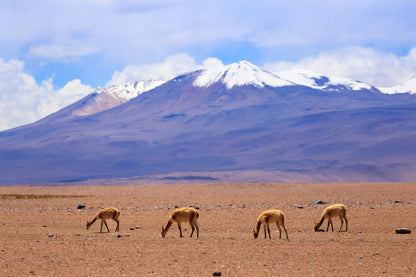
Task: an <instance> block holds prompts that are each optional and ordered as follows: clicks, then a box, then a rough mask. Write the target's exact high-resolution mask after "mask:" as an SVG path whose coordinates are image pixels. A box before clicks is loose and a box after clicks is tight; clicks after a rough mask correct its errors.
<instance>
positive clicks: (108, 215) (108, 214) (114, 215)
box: [87, 208, 120, 233]
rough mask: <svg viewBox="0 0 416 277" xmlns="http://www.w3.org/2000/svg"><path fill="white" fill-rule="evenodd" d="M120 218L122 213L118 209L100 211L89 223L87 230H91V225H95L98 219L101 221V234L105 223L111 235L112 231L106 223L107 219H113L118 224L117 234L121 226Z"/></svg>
mask: <svg viewBox="0 0 416 277" xmlns="http://www.w3.org/2000/svg"><path fill="white" fill-rule="evenodd" d="M119 216H120V211H119V210H118V209H116V208H105V209H102V210H100V211H99V212H98V213H97V214H96V215H95V217H94V218H93V219H92V220H90V221H88V222H87V230H88V229H90V227H91V225H92V224H94V222H95V221H97V219H101V229H100V233H101V232H102V231H103V223H104V224H105V227H107V231H108V232H109V233H110V230H109V229H108V226H107V222H105V220H106V219H112V220H114V221H115V222H117V227H116V230H115V232H119V225H120V222H119V221H118V217H119Z"/></svg>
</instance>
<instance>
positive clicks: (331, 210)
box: [315, 204, 348, 232]
mask: <svg viewBox="0 0 416 277" xmlns="http://www.w3.org/2000/svg"><path fill="white" fill-rule="evenodd" d="M346 215H347V207H345V206H344V205H343V204H334V205H331V206H328V207H327V208H326V209H325V210H324V212H323V213H322V216H321V219H320V220H319V222H318V223H316V224H315V232H318V231H319V227H321V225H322V223H324V220H325V219H327V220H328V226H327V227H326V231H327V232H328V228H329V225H330V224H331V227H332V232H333V231H334V225H333V224H332V218H333V217H335V216H339V219H341V226H340V227H339V231H340V232H341V229H342V225H343V224H344V219H345V232H347V231H348V220H347V216H346Z"/></svg>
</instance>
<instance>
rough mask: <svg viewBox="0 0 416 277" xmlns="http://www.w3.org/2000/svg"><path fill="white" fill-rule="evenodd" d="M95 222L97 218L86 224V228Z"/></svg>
mask: <svg viewBox="0 0 416 277" xmlns="http://www.w3.org/2000/svg"><path fill="white" fill-rule="evenodd" d="M95 221H97V217H94V218H93V219H92V220H91V221H88V222H87V228H90V227H91V225H92V224H94V222H95Z"/></svg>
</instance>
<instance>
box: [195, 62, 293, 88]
mask: <svg viewBox="0 0 416 277" xmlns="http://www.w3.org/2000/svg"><path fill="white" fill-rule="evenodd" d="M218 82H221V83H223V84H224V85H225V86H226V87H227V89H231V88H233V87H234V86H244V85H253V86H256V87H264V86H270V87H283V86H293V85H295V84H294V83H292V82H290V81H288V80H285V79H282V78H280V77H279V76H276V75H274V74H272V73H270V72H267V71H265V70H262V69H260V68H259V67H258V66H256V65H254V64H252V63H249V62H247V61H241V62H237V63H233V64H231V65H227V66H218V67H212V68H208V69H205V70H203V71H202V72H201V73H200V74H199V75H198V77H197V78H196V80H195V81H194V86H196V87H209V86H211V85H213V84H214V83H218Z"/></svg>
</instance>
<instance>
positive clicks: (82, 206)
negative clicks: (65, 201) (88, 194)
mask: <svg viewBox="0 0 416 277" xmlns="http://www.w3.org/2000/svg"><path fill="white" fill-rule="evenodd" d="M77 209H78V210H83V209H85V205H82V204H79V205H78V207H77Z"/></svg>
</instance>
